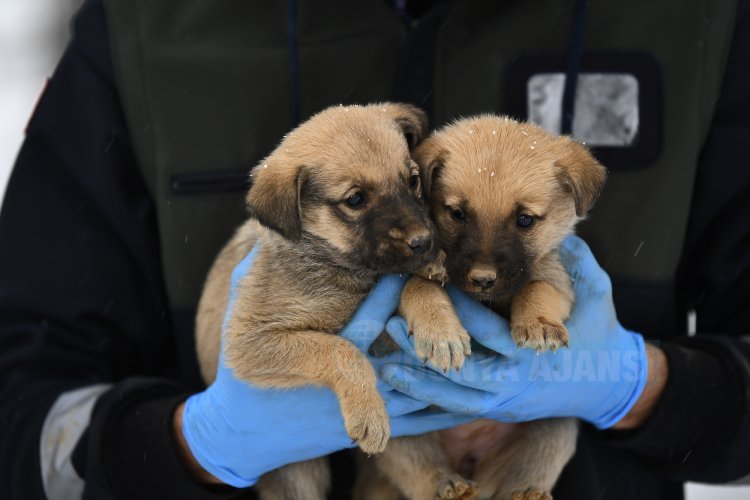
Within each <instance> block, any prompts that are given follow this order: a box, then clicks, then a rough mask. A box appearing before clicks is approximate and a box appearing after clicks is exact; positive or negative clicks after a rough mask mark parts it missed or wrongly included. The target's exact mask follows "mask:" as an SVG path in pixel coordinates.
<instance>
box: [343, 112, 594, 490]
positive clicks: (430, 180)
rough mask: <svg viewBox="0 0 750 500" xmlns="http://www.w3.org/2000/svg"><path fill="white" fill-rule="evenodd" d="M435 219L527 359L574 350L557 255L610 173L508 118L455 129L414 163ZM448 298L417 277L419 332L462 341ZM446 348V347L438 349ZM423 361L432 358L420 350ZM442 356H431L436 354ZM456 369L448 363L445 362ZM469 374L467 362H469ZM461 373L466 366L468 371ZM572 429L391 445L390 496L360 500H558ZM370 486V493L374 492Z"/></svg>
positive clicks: (491, 431) (457, 272)
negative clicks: (554, 493)
mask: <svg viewBox="0 0 750 500" xmlns="http://www.w3.org/2000/svg"><path fill="white" fill-rule="evenodd" d="M414 158H415V160H416V161H417V163H418V164H419V165H420V168H421V171H422V175H423V184H424V186H425V189H426V192H427V196H428V200H429V207H430V213H431V216H432V218H433V220H434V222H435V224H436V226H437V228H438V234H439V238H440V244H441V246H442V249H443V250H444V251H445V262H444V266H445V271H446V273H447V277H448V281H450V282H451V283H453V284H454V285H456V286H458V287H460V288H462V289H463V290H465V291H466V292H468V293H469V294H471V295H473V296H474V297H475V298H477V299H478V300H480V301H482V302H483V303H485V304H486V305H488V306H489V307H491V308H493V309H495V310H496V311H497V312H499V313H502V314H504V315H506V317H507V315H508V314H510V326H511V335H512V337H513V339H514V340H515V342H516V343H517V344H518V346H519V347H528V348H532V349H536V350H545V349H557V348H560V347H563V346H566V345H567V344H568V332H567V331H566V329H565V326H564V325H563V322H564V321H565V320H566V319H567V318H568V315H569V314H570V311H571V308H572V305H573V299H574V297H573V292H572V287H571V283H570V278H569V277H568V275H567V273H566V272H565V269H564V268H563V266H562V264H561V263H560V259H559V256H558V253H557V248H558V247H559V245H560V243H561V242H562V240H563V239H564V238H565V237H566V236H567V235H569V234H571V233H572V232H573V227H574V226H575V224H576V223H577V222H578V221H580V220H581V219H582V218H583V217H584V216H585V215H586V213H587V211H588V210H589V208H590V207H591V205H592V204H593V202H594V201H595V199H596V198H597V197H598V194H599V191H600V190H601V188H602V186H603V184H604V180H605V176H606V172H605V169H604V168H603V167H602V166H601V165H599V163H597V162H596V160H595V159H594V158H593V157H592V156H591V155H590V154H589V152H588V151H587V150H586V148H584V147H583V146H581V145H579V144H578V143H576V142H574V141H573V140H571V139H570V138H567V137H555V136H552V135H550V134H548V133H546V132H545V131H544V130H542V129H541V128H539V127H536V126H534V125H530V124H523V123H518V122H516V121H513V120H510V119H508V118H504V117H498V116H491V115H485V116H479V117H476V118H470V119H464V120H460V121H457V122H455V123H453V124H452V125H449V126H447V127H445V128H443V129H442V130H439V131H437V132H436V133H435V134H434V135H432V136H431V137H429V138H428V139H427V140H425V142H423V143H422V144H421V145H420V146H419V147H418V148H417V149H416V150H415V152H414ZM425 303H442V304H445V303H449V301H448V297H447V294H446V293H445V290H444V289H443V288H442V287H441V286H440V285H439V284H436V283H434V282H430V281H428V280H425V279H423V278H419V277H414V278H412V279H411V280H410V282H409V284H408V285H407V288H406V289H405V290H404V294H403V296H402V307H401V310H402V312H403V314H404V315H405V316H406V320H407V323H408V324H409V329H410V331H413V332H415V335H416V332H417V331H424V330H429V331H431V332H432V335H433V336H436V337H438V338H445V337H446V336H449V335H450V333H451V332H450V331H446V330H456V329H460V330H461V331H462V330H463V329H462V328H461V327H460V325H459V326H456V323H457V322H458V320H457V318H456V317H455V313H454V312H453V310H452V308H450V307H444V308H442V309H433V311H432V312H431V314H430V316H428V317H425V316H424V315H423V313H424V311H426V310H428V306H426V305H425ZM436 345H439V344H436ZM415 347H416V349H417V352H418V353H419V354H420V355H422V356H423V357H425V358H427V356H425V354H426V352H425V350H424V348H423V347H420V343H419V339H417V338H415ZM429 347H430V348H433V346H429ZM432 358H433V359H442V360H443V361H444V362H443V364H442V365H434V366H437V367H438V368H441V369H447V367H448V366H451V367H454V366H456V364H457V363H456V362H455V361H456V358H454V357H453V352H443V353H442V354H438V355H436V354H433V356H432ZM446 359H447V360H449V361H450V362H449V363H446V362H445V360H446ZM460 362H463V358H462V357H461V358H460ZM458 364H460V363H458ZM576 429H577V427H576V424H575V421H573V420H571V419H559V420H545V421H537V422H529V423H525V424H516V425H509V424H499V423H497V422H492V421H479V422H475V423H472V424H468V425H466V426H461V427H459V428H456V429H451V430H449V431H443V432H441V433H433V434H431V435H428V436H423V437H417V438H406V439H404V438H401V439H396V440H393V441H391V443H389V445H388V448H387V449H386V452H385V453H384V454H383V455H381V456H379V457H377V458H376V460H375V461H374V463H375V465H376V466H377V468H378V469H379V473H380V474H382V475H384V476H385V477H387V478H389V479H390V480H391V482H392V484H393V485H395V486H396V489H397V490H398V491H396V490H393V491H391V492H390V494H389V493H388V492H387V491H386V490H387V489H388V487H387V486H385V485H383V484H381V486H380V487H368V486H367V485H363V484H361V483H360V485H359V486H360V487H359V488H358V490H357V491H358V495H359V496H360V497H361V498H398V496H399V493H400V494H403V495H405V496H406V497H407V498H410V499H415V500H421V499H433V498H439V499H455V498H475V497H476V495H477V491H476V487H475V485H474V484H472V483H471V482H468V481H466V480H464V479H463V478H462V477H460V476H456V474H455V473H456V472H460V473H461V474H462V475H463V476H464V477H466V478H471V479H473V480H474V481H475V482H476V483H478V486H479V493H478V495H479V497H480V498H492V499H497V500H507V499H513V500H515V499H543V498H551V497H550V496H549V492H550V491H551V489H552V487H553V486H554V484H555V482H556V480H557V477H558V476H559V474H560V472H561V470H562V468H563V466H564V465H565V463H566V462H567V461H568V460H569V459H570V457H571V456H572V454H573V452H574V451H575V441H576V434H577V430H576ZM371 486H372V485H371Z"/></svg>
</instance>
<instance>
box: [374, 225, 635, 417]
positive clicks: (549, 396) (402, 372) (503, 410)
mask: <svg viewBox="0 0 750 500" xmlns="http://www.w3.org/2000/svg"><path fill="white" fill-rule="evenodd" d="M560 255H561V258H562V261H563V264H564V265H565V267H566V269H567V270H568V273H569V274H570V277H571V279H572V280H573V288H574V291H575V296H576V303H575V306H574V309H573V311H572V314H571V316H570V319H569V320H568V321H567V323H566V326H567V328H568V331H569V333H570V347H569V348H567V349H561V350H558V351H557V352H556V353H554V352H542V353H539V354H538V355H537V353H536V352H534V351H533V350H532V349H518V348H517V347H516V345H515V344H514V343H513V340H512V339H511V337H510V332H509V327H508V322H507V321H506V320H505V319H503V318H501V317H500V316H498V315H497V314H495V313H494V312H492V311H490V310H489V309H487V308H485V307H484V306H482V305H481V304H479V303H478V302H476V301H474V300H473V299H471V298H470V297H468V296H467V295H465V294H464V293H462V292H460V291H458V290H456V289H455V288H450V289H449V294H450V296H451V299H452V300H453V304H454V306H455V309H456V312H457V313H458V316H459V318H460V319H461V323H462V324H463V326H464V328H466V330H467V331H468V332H469V334H470V335H471V337H472V338H473V339H474V340H476V341H477V342H479V343H480V344H482V345H484V346H485V347H487V348H488V349H490V350H492V351H494V353H486V352H485V353H482V352H476V351H475V352H474V353H473V354H472V355H471V357H469V358H468V359H467V361H466V363H465V364H464V366H463V368H462V369H461V370H460V371H458V372H456V371H452V372H449V373H447V374H442V373H437V372H435V371H433V370H431V369H429V368H427V367H421V368H420V367H414V366H408V365H402V364H393V363H391V364H386V365H383V366H382V367H381V377H382V378H383V380H385V381H386V382H388V383H389V384H390V385H391V386H393V387H395V388H396V389H398V390H399V391H401V392H404V393H406V394H409V395H410V396H412V397H414V398H416V399H419V400H423V401H429V402H430V403H433V404H435V405H437V406H439V407H441V408H443V409H446V410H450V411H453V412H459V413H464V414H470V415H473V416H476V417H483V418H492V419H496V420H500V421H503V422H519V421H528V420H536V419H540V418H548V417H578V418H580V419H582V420H585V421H588V422H591V423H592V424H594V425H595V426H597V427H599V428H602V429H604V428H608V427H611V426H612V425H614V424H615V423H617V422H618V421H619V420H620V419H621V418H622V417H624V416H625V415H626V414H627V413H628V411H629V410H630V409H631V408H632V406H633V405H634V404H635V403H636V401H637V400H638V398H639V397H640V395H641V393H642V392H643V388H644V386H645V384H646V369H647V362H646V352H645V346H644V343H643V337H641V335H639V334H637V333H634V332H631V331H628V330H626V329H625V328H623V327H622V326H621V325H620V323H619V322H618V321H617V316H616V315H615V308H614V304H613V302H612V284H611V282H610V279H609V276H607V274H606V273H605V272H604V270H603V269H602V268H601V267H599V264H598V263H597V262H596V260H595V259H594V256H593V255H592V254H591V251H590V250H589V248H588V246H587V245H586V243H584V242H583V240H581V239H580V238H577V237H569V238H567V239H566V240H565V241H564V243H563V245H562V248H561V250H560ZM387 329H388V332H389V333H390V334H391V336H392V337H393V338H394V340H395V341H396V342H397V343H398V344H399V345H400V346H401V347H402V349H404V350H406V351H407V352H409V353H411V354H413V355H416V354H415V353H414V348H413V345H412V342H411V339H410V338H409V337H408V334H407V328H406V324H405V322H404V320H403V319H401V318H398V317H395V318H392V319H391V320H390V321H389V322H388V325H387ZM495 353H496V354H495Z"/></svg>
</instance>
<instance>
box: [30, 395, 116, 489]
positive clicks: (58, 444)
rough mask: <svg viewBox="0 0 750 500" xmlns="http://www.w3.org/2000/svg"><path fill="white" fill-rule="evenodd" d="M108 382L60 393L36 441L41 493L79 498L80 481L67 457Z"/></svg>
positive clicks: (70, 454)
mask: <svg viewBox="0 0 750 500" xmlns="http://www.w3.org/2000/svg"><path fill="white" fill-rule="evenodd" d="M110 387H112V386H111V384H97V385H91V386H88V387H84V388H82V389H76V390H74V391H69V392H65V393H63V394H61V395H60V396H59V397H58V398H57V400H56V401H55V404H53V405H52V408H50V410H49V413H48V414H47V418H46V419H45V420H44V426H43V427H42V435H41V439H40V442H39V457H40V462H41V464H40V465H41V469H42V484H43V486H44V493H45V494H46V495H47V498H49V499H50V500H69V499H73V498H81V495H82V494H83V486H84V483H83V480H82V479H81V478H80V477H78V474H76V471H75V470H74V469H73V463H72V462H71V456H72V454H73V450H74V449H75V447H76V444H78V440H79V439H80V438H81V435H82V434H83V432H84V431H85V430H86V428H87V427H88V425H89V420H90V419H91V410H92V409H93V408H94V404H95V403H96V401H97V399H99V396H100V395H101V394H102V393H104V392H106V391H107V390H109V388H110Z"/></svg>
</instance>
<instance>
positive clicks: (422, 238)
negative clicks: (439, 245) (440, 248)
mask: <svg viewBox="0 0 750 500" xmlns="http://www.w3.org/2000/svg"><path fill="white" fill-rule="evenodd" d="M406 242H407V244H408V245H409V248H411V249H412V251H413V252H414V253H424V252H426V251H427V250H429V249H430V247H431V246H432V239H431V238H430V236H429V235H428V234H418V235H415V236H412V237H411V238H409V239H408V240H407V241H406Z"/></svg>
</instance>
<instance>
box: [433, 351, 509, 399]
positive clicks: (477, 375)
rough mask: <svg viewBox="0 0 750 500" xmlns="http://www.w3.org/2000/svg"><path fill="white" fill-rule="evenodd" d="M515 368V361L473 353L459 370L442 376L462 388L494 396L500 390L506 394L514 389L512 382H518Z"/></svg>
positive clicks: (450, 371)
mask: <svg viewBox="0 0 750 500" xmlns="http://www.w3.org/2000/svg"><path fill="white" fill-rule="evenodd" d="M517 367H518V362H517V360H515V359H509V358H506V357H504V356H499V355H498V356H495V355H490V354H485V353H481V352H475V353H474V354H472V355H471V357H470V358H467V359H466V362H465V363H464V365H463V366H462V367H461V369H460V370H449V371H448V372H447V373H444V374H442V376H444V377H445V378H447V379H448V380H450V381H451V382H454V383H456V384H459V385H462V386H464V387H468V388H471V389H477V390H480V391H483V392H488V393H493V394H494V393H495V392H497V391H498V390H500V389H503V390H505V391H506V392H508V391H510V390H512V389H514V388H515V385H514V384H513V382H518V381H519V380H520V375H519V372H518V368H517Z"/></svg>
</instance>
